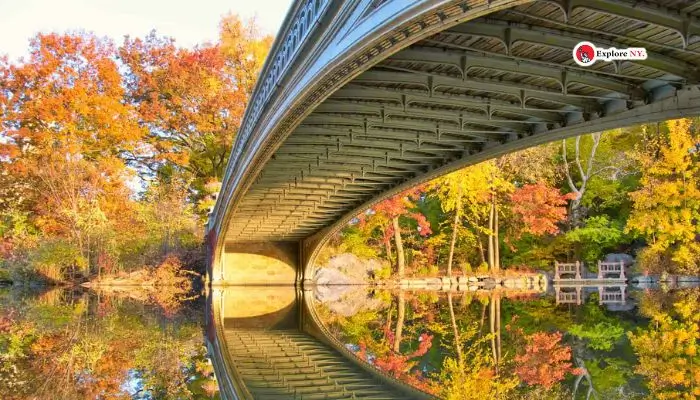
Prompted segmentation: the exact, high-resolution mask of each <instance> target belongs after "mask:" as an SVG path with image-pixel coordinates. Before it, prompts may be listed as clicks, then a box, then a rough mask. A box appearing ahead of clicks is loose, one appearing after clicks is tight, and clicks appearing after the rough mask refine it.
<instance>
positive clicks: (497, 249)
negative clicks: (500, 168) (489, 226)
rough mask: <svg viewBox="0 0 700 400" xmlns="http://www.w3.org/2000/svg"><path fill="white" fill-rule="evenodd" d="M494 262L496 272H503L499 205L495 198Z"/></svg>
mask: <svg viewBox="0 0 700 400" xmlns="http://www.w3.org/2000/svg"><path fill="white" fill-rule="evenodd" d="M493 203H494V204H493V254H494V255H493V261H494V266H495V271H496V272H498V271H500V270H501V243H500V240H499V238H498V203H496V200H495V198H494V202H493Z"/></svg>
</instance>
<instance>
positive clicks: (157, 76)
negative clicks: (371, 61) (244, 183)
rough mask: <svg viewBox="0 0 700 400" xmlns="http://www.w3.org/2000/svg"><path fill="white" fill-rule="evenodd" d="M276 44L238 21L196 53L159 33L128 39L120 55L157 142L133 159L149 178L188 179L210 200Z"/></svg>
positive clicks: (132, 94)
mask: <svg viewBox="0 0 700 400" xmlns="http://www.w3.org/2000/svg"><path fill="white" fill-rule="evenodd" d="M270 44H271V38H269V37H264V36H261V35H260V34H259V33H258V31H257V28H256V26H255V25H254V23H249V24H244V23H242V22H241V21H240V20H239V19H238V18H237V17H235V16H228V17H226V18H224V19H223V21H222V23H221V26H220V43H217V44H214V45H205V46H201V47H196V48H194V49H185V48H179V47H177V46H176V44H175V42H174V40H173V39H171V38H164V37H159V36H157V35H156V33H155V32H152V33H151V34H150V35H148V36H147V37H146V38H145V39H140V38H129V37H127V38H126V40H125V42H124V44H123V46H122V47H120V48H119V59H120V60H121V62H123V63H124V65H125V67H126V74H125V81H126V88H127V99H128V102H129V104H132V105H133V106H134V107H135V109H136V110H137V112H138V119H139V122H140V124H141V125H143V126H145V127H146V128H147V130H148V133H149V136H148V140H147V141H145V143H143V144H142V146H141V148H140V149H139V150H140V151H139V152H131V153H128V154H125V157H126V158H127V159H128V160H129V161H131V163H132V164H133V165H137V166H139V167H141V169H142V170H145V171H146V173H147V174H151V175H152V174H155V173H161V174H163V173H165V174H173V173H178V172H183V173H186V174H188V175H189V176H191V177H192V178H194V179H193V183H192V188H193V189H194V190H195V194H196V195H197V196H198V199H200V198H202V197H204V196H205V195H206V194H207V193H208V186H210V185H211V183H212V182H217V181H220V180H221V178H222V177H223V173H224V168H225V167H226V162H227V161H228V155H229V152H230V149H231V146H232V144H233V141H234V139H235V135H236V133H237V132H238V129H239V128H240V125H241V120H242V119H243V112H244V110H245V107H246V104H247V102H248V98H249V96H250V94H251V91H252V87H253V83H254V81H255V78H256V77H257V74H258V71H259V70H260V68H261V67H262V62H263V60H264V57H265V56H266V54H267V50H268V48H269V46H270ZM164 167H165V168H164ZM168 167H170V168H168ZM203 211H206V210H203Z"/></svg>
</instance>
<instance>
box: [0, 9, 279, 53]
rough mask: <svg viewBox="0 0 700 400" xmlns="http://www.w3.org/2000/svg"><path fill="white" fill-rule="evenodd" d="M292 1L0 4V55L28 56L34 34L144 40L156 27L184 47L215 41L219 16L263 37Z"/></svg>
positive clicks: (273, 31) (274, 25) (269, 31)
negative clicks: (230, 16)
mask: <svg viewBox="0 0 700 400" xmlns="http://www.w3.org/2000/svg"><path fill="white" fill-rule="evenodd" d="M291 2H292V0H0V55H3V54H7V55H9V56H10V59H12V60H16V59H17V58H18V57H22V56H26V55H27V54H28V52H27V48H28V46H29V39H30V38H31V37H33V36H34V35H36V33H38V32H60V33H63V32H66V31H76V30H85V31H88V32H94V33H95V34H97V35H98V36H107V37H109V38H112V39H113V40H114V41H115V42H116V43H117V44H119V43H121V42H122V39H123V37H124V36H125V35H131V36H145V35H146V34H148V33H149V32H150V31H151V30H153V29H155V30H156V31H157V32H158V33H159V34H160V35H164V36H171V37H174V38H175V40H176V42H177V43H178V44H180V45H181V46H183V47H191V46H194V45H195V44H198V43H203V42H213V41H215V40H216V38H217V35H218V24H219V20H220V19H221V16H222V15H224V14H227V13H229V12H233V13H236V14H239V15H240V16H242V17H243V18H245V19H247V18H251V17H255V18H256V20H257V22H258V25H259V26H260V27H261V29H262V30H263V33H269V34H275V33H276V32H277V30H278V29H279V26H280V25H281V24H282V20H284V17H285V15H286V13H287V11H288V9H289V7H290V5H291Z"/></svg>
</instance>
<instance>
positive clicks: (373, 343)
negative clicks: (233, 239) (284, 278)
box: [0, 285, 700, 400]
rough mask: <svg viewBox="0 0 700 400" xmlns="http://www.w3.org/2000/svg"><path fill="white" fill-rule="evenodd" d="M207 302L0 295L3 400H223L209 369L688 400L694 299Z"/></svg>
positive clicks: (414, 294)
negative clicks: (214, 342) (209, 313)
mask: <svg viewBox="0 0 700 400" xmlns="http://www.w3.org/2000/svg"><path fill="white" fill-rule="evenodd" d="M579 292H580V294H579V295H578V296H572V295H571V294H572V293H574V294H578V293H579ZM126 293H129V292H128V291H127V292H126ZM557 293H568V294H569V295H567V296H559V295H557ZM610 293H616V294H617V295H615V296H611V295H609V294H610ZM606 294H608V295H606ZM210 301H211V303H210V304H214V306H213V307H207V305H206V304H205V302H204V300H203V299H202V298H199V299H196V300H188V301H185V302H184V303H182V304H180V305H177V306H175V305H173V304H171V303H168V304H167V305H164V304H158V302H156V301H153V299H152V298H149V297H140V296H137V295H134V294H133V293H132V294H131V295H125V292H121V293H111V294H110V295H107V294H105V293H94V292H85V291H81V290H65V289H52V290H30V291H28V290H18V289H14V288H13V289H8V288H6V289H0V357H1V358H0V398H3V399H11V400H14V399H59V400H60V399H87V398H90V399H210V398H219V396H221V394H219V392H218V389H217V385H218V384H217V377H216V376H215V375H214V368H213V366H212V363H211V362H210V360H209V358H210V357H212V359H214V358H219V359H225V360H226V363H228V364H229V365H230V366H231V367H232V368H231V369H225V368H224V369H222V368H220V367H218V368H217V373H218V374H219V376H218V378H219V379H218V380H219V381H222V382H224V381H227V382H228V381H233V380H238V381H237V382H238V383H239V384H240V385H239V386H237V390H239V391H241V392H245V393H247V394H249V395H250V396H251V398H255V399H268V398H270V399H271V398H275V399H287V398H289V399H313V398H384V399H388V398H397V399H400V398H426V397H429V395H432V396H436V397H439V398H447V399H538V400H542V399H601V400H602V399H605V400H608V399H695V398H697V397H698V396H700V387H699V386H698V384H697V382H700V368H698V366H699V365H700V358H699V355H698V352H697V346H698V343H699V340H700V333H699V332H698V324H699V323H700V317H699V315H700V313H699V311H700V288H683V289H668V288H655V289H636V288H634V287H630V286H620V285H618V286H617V287H607V288H599V287H584V288H581V290H580V291H577V290H570V289H561V290H556V288H554V287H549V288H548V289H547V291H546V292H544V293H524V292H522V291H513V290H506V289H496V290H492V291H487V290H479V291H452V292H449V291H420V290H417V291H411V290H401V291H397V290H383V289H381V288H378V287H369V286H334V287H333V286H328V287H315V288H314V289H313V290H305V291H300V290H296V289H294V288H291V287H290V288H281V287H280V288H236V287H231V288H226V289H215V290H213V294H212V296H211V297H210ZM208 309H214V312H213V313H214V314H218V316H219V317H220V318H212V319H211V320H210V321H211V322H212V323H213V324H214V325H216V328H217V329H218V331H219V332H221V334H220V340H221V343H222V346H220V347H217V346H211V345H210V346H209V347H208V348H209V349H210V351H217V354H211V353H209V352H208V350H207V346H206V344H207V343H208V344H211V343H210V341H211V339H212V330H211V329H209V330H207V331H206V332H208V333H209V335H208V336H207V337H206V338H205V334H204V333H205V329H204V327H203V324H204V320H205V318H204V315H205V310H208ZM215 330H216V329H215ZM214 364H215V365H216V364H217V363H216V362H214ZM224 375H227V376H224ZM407 388H408V389H407ZM412 390H413V391H412ZM242 398H245V397H242Z"/></svg>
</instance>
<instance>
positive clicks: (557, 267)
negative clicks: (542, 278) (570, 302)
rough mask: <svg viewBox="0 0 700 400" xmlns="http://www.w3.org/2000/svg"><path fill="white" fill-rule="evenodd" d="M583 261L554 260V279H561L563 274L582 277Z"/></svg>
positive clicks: (576, 277)
mask: <svg viewBox="0 0 700 400" xmlns="http://www.w3.org/2000/svg"><path fill="white" fill-rule="evenodd" d="M581 267H582V265H581V262H579V261H576V262H575V263H560V262H558V261H555V262H554V279H555V280H558V279H561V276H562V275H563V274H573V275H575V279H581Z"/></svg>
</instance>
